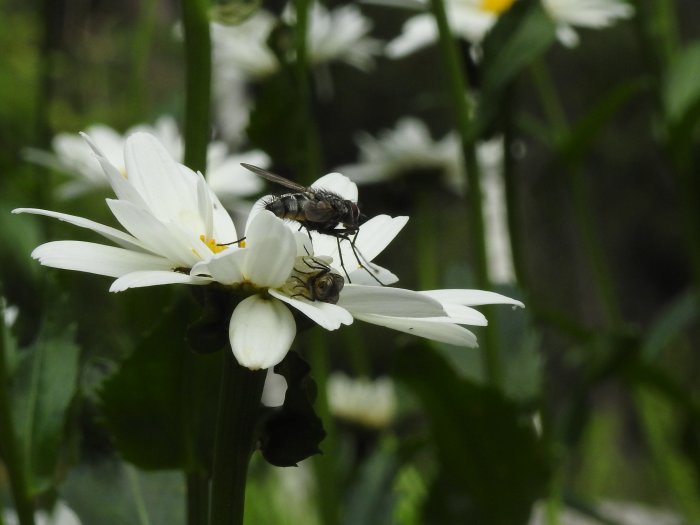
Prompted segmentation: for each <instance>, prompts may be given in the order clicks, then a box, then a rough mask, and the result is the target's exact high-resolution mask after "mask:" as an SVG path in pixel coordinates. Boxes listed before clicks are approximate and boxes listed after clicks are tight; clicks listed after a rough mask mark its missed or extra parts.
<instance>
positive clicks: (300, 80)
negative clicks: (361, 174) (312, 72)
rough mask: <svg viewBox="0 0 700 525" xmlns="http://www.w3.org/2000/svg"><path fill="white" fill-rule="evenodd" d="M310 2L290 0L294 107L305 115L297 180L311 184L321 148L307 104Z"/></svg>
mask: <svg viewBox="0 0 700 525" xmlns="http://www.w3.org/2000/svg"><path fill="white" fill-rule="evenodd" d="M312 3H313V0H294V8H295V11H296V26H295V28H294V39H295V40H294V47H295V51H296V62H295V64H294V65H295V76H296V87H297V103H298V104H299V106H300V107H301V114H302V115H305V116H306V118H305V124H306V125H305V126H304V134H305V137H304V148H303V150H304V155H303V157H302V162H301V165H300V171H301V177H302V178H301V180H302V182H304V183H311V182H312V181H313V180H315V179H316V178H317V177H318V176H319V173H320V170H321V163H320V159H321V147H320V145H319V138H318V130H317V129H316V121H315V119H314V118H313V112H312V103H311V83H310V82H309V61H308V39H307V36H306V35H307V34H308V31H309V11H310V9H311V5H312Z"/></svg>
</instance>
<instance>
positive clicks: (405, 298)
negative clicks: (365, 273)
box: [338, 284, 446, 317]
mask: <svg viewBox="0 0 700 525" xmlns="http://www.w3.org/2000/svg"><path fill="white" fill-rule="evenodd" d="M426 299H427V300H426ZM338 306H342V307H343V308H346V309H347V310H350V312H351V313H352V314H353V316H355V317H357V314H377V315H391V316H399V317H438V316H444V315H446V314H445V310H444V309H443V307H442V304H440V303H439V302H438V301H436V300H434V299H431V298H429V297H427V296H425V295H423V294H420V293H418V292H414V291H413V290H405V289H403V288H386V287H383V286H365V285H362V284H346V285H345V287H344V288H343V290H342V291H341V292H340V299H339V300H338Z"/></svg>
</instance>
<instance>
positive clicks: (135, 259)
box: [32, 241, 172, 277]
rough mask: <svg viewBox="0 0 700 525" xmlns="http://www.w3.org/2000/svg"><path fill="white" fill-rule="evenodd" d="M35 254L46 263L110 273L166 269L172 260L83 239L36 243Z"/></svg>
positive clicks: (81, 270) (36, 257) (119, 274)
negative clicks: (37, 245) (39, 244)
mask: <svg viewBox="0 0 700 525" xmlns="http://www.w3.org/2000/svg"><path fill="white" fill-rule="evenodd" d="M32 257H33V258H34V259H37V260H38V261H39V262H40V263H41V264H43V265H44V266H51V267H53V268H63V269H64V270H76V271H79V272H87V273H94V274H97V275H106V276H108V277H121V276H122V275H125V274H127V273H130V272H134V271H137V270H143V269H152V270H166V271H167V270H170V269H171V266H172V263H171V262H170V261H168V260H167V259H164V258H163V257H158V256H156V255H150V254H147V253H139V252H132V251H130V250H125V249H123V248H116V247H114V246H105V245H103V244H95V243H92V242H83V241H54V242H48V243H46V244H42V245H41V246H39V247H37V248H36V249H35V250H34V251H33V252H32Z"/></svg>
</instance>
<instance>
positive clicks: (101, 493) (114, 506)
mask: <svg viewBox="0 0 700 525" xmlns="http://www.w3.org/2000/svg"><path fill="white" fill-rule="evenodd" d="M184 490H185V487H184V478H183V475H182V473H181V472H172V471H166V472H149V473H147V472H142V471H139V470H137V469H135V468H134V467H132V466H130V465H126V464H124V463H121V462H119V461H115V460H107V461H100V462H98V463H90V464H82V465H79V466H78V467H76V468H74V469H73V470H71V472H70V474H69V475H68V479H67V480H66V482H65V483H64V484H63V485H62V486H61V491H60V492H61V497H62V498H64V499H65V500H66V502H67V503H68V505H69V507H71V508H72V509H73V510H74V511H75V512H76V514H78V516H79V517H80V520H81V521H82V523H85V524H90V523H95V524H99V525H159V524H167V525H184V523H185V516H184V514H185V512H184V511H185V504H184V498H183V495H184Z"/></svg>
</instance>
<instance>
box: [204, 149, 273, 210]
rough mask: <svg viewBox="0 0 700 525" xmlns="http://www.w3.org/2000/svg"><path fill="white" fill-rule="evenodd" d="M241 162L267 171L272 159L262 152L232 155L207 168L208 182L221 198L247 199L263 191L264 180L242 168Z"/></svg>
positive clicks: (210, 164) (255, 151)
mask: <svg viewBox="0 0 700 525" xmlns="http://www.w3.org/2000/svg"><path fill="white" fill-rule="evenodd" d="M241 162H245V163H246V164H252V165H253V166H258V167H259V168H263V169H267V168H268V167H269V166H270V157H268V156H267V155H266V154H265V153H264V152H262V151H260V150H254V151H249V152H247V153H242V154H240V155H232V156H230V157H228V158H226V159H225V160H223V161H222V162H221V163H219V164H217V165H215V166H212V163H211V162H210V163H209V166H208V168H207V182H208V183H209V185H210V186H211V188H212V189H213V190H214V192H215V193H216V194H217V195H218V196H219V197H221V198H231V197H247V196H249V195H253V194H256V193H258V192H260V191H261V190H262V189H263V180H262V178H261V177H258V176H257V175H255V174H254V173H252V172H251V171H249V170H247V169H245V168H244V167H243V166H241Z"/></svg>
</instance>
